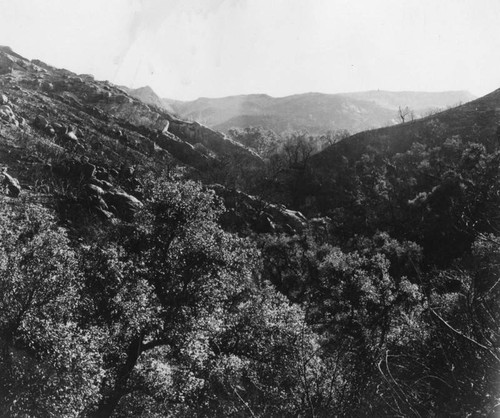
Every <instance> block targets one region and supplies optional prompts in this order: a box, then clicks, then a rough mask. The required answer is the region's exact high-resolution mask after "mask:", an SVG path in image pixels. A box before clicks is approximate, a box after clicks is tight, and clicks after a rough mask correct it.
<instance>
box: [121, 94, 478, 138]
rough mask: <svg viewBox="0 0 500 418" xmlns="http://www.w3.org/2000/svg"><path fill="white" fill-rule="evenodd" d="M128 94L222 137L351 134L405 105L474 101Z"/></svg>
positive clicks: (429, 107)
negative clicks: (251, 132) (259, 130)
mask: <svg viewBox="0 0 500 418" xmlns="http://www.w3.org/2000/svg"><path fill="white" fill-rule="evenodd" d="M128 91H129V93H130V94H131V95H132V96H135V97H137V98H139V99H140V100H142V101H144V102H146V103H148V104H153V105H155V106H160V107H163V108H164V109H166V110H167V111H169V112H173V113H176V114H177V115H178V116H179V117H181V118H184V119H191V120H196V121H197V122H200V123H202V124H204V125H207V126H209V127H210V128H213V129H216V130H219V131H223V132H227V131H228V130H229V129H230V128H245V127H248V126H262V127H263V128H267V129H271V130H273V131H275V132H278V133H281V132H284V131H291V130H306V131H308V132H310V133H322V132H326V131H328V130H338V129H346V130H348V131H350V132H352V133H356V132H360V131H363V130H367V129H373V128H380V127H383V126H388V125H393V124H395V123H397V122H399V120H398V117H397V112H398V108H399V107H400V106H401V107H402V108H404V107H406V106H408V108H410V109H411V110H412V111H413V112H414V114H415V116H416V117H421V116H425V115H426V114H428V113H429V112H431V111H435V110H443V109H445V108H447V107H450V106H456V105H458V104H461V103H465V102H469V101H471V100H473V99H474V98H475V96H473V95H472V94H471V93H469V92H467V91H444V92H432V93H429V92H409V91H403V92H391V91H381V90H373V91H366V92H356V93H339V94H322V93H305V94H296V95H293V96H286V97H277V98H276V97H271V96H268V95H265V94H250V95H239V96H229V97H223V98H216V99H211V98H199V99H197V100H193V101H178V100H172V99H160V98H159V97H158V95H156V94H155V93H154V91H153V90H152V89H151V88H150V87H142V88H139V89H135V90H132V89H129V90H128Z"/></svg>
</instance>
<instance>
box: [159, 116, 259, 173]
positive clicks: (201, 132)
mask: <svg viewBox="0 0 500 418" xmlns="http://www.w3.org/2000/svg"><path fill="white" fill-rule="evenodd" d="M168 131H169V132H171V133H173V134H174V135H176V136H178V137H179V138H182V139H184V140H185V141H187V142H189V143H190V144H191V145H193V146H194V145H196V144H201V145H203V146H204V147H205V148H206V149H208V150H210V151H212V152H214V153H215V154H217V155H233V156H235V157H237V158H238V159H239V160H242V161H241V162H242V163H243V162H244V163H246V164H251V165H254V166H257V167H260V166H262V165H263V161H262V158H261V157H260V156H259V155H258V154H257V153H256V152H254V151H252V150H250V149H248V148H245V147H244V146H243V145H241V144H240V143H239V142H236V141H233V140H232V139H230V138H228V137H227V136H226V135H224V134H223V133H221V132H217V131H214V130H212V129H210V128H208V127H206V126H204V125H202V124H200V123H198V122H187V121H183V120H180V119H176V118H173V117H171V118H170V123H169V126H168Z"/></svg>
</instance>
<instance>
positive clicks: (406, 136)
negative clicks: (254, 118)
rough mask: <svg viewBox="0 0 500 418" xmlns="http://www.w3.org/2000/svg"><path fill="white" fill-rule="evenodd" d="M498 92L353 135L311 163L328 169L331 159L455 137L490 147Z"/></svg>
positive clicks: (499, 109) (499, 119)
mask: <svg viewBox="0 0 500 418" xmlns="http://www.w3.org/2000/svg"><path fill="white" fill-rule="evenodd" d="M499 124H500V89H499V90H495V91H494V92H492V93H490V94H488V95H486V96H483V97H481V98H479V99H476V100H473V101H471V102H468V103H466V104H463V105H460V106H457V107H454V108H451V109H448V110H445V111H442V112H439V113H436V114H433V115H431V116H428V117H424V118H422V119H418V120H415V121H412V122H407V123H403V124H398V125H395V126H390V127H385V128H380V129H374V130H369V131H366V132H360V133H358V134H356V135H353V136H351V137H349V138H346V139H345V140H343V141H341V142H340V143H338V144H334V145H333V146H331V147H329V148H327V149H325V150H324V151H322V152H321V153H319V154H317V155H315V156H314V157H313V164H315V165H317V166H318V167H321V166H322V165H325V166H326V165H328V166H332V164H333V160H335V159H338V158H341V156H348V157H349V158H352V159H354V160H355V159H357V158H359V157H360V155H361V154H362V153H363V152H366V150H368V149H372V150H373V149H376V150H378V151H379V152H383V153H387V154H388V155H390V154H394V153H398V152H405V151H407V150H408V149H409V148H410V147H411V145H412V144H413V143H415V142H420V143H423V144H430V143H435V142H437V143H441V142H443V141H444V140H445V139H446V138H450V137H453V136H454V135H458V136H459V137H460V138H462V139H463V140H466V141H472V140H476V141H477V140H479V141H480V142H481V143H483V144H485V145H487V146H489V147H492V146H494V144H496V142H497V141H498V126H499Z"/></svg>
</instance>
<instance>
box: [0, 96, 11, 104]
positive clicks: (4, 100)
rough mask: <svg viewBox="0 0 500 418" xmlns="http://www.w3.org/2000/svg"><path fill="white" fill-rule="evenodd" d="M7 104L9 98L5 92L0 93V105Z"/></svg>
mask: <svg viewBox="0 0 500 418" xmlns="http://www.w3.org/2000/svg"><path fill="white" fill-rule="evenodd" d="M6 104H9V98H8V97H7V96H6V95H5V94H0V105H6Z"/></svg>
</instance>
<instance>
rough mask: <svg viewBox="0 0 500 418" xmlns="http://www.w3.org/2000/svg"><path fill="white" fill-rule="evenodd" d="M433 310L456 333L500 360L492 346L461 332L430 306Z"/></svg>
mask: <svg viewBox="0 0 500 418" xmlns="http://www.w3.org/2000/svg"><path fill="white" fill-rule="evenodd" d="M430 310H431V312H432V313H433V314H434V315H436V317H437V318H438V319H439V320H440V321H441V322H442V323H443V324H444V325H446V327H448V328H449V329H450V330H452V331H453V332H454V333H455V334H458V335H460V336H461V337H462V338H465V339H466V340H468V341H469V342H471V343H472V344H474V345H477V346H478V347H480V348H482V349H483V350H486V351H488V353H490V354H491V355H492V356H493V357H494V358H495V359H496V360H497V361H498V362H500V358H498V357H497V356H496V355H495V353H493V352H492V351H491V347H487V346H485V345H483V344H481V343H479V342H477V341H476V340H474V339H472V338H470V337H469V336H467V335H465V334H464V333H463V332H460V331H459V330H457V329H455V328H453V327H452V326H451V325H450V324H449V323H448V322H446V321H445V320H444V319H443V318H442V317H441V316H440V315H439V314H438V313H437V312H436V311H435V310H434V309H432V308H430Z"/></svg>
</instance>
